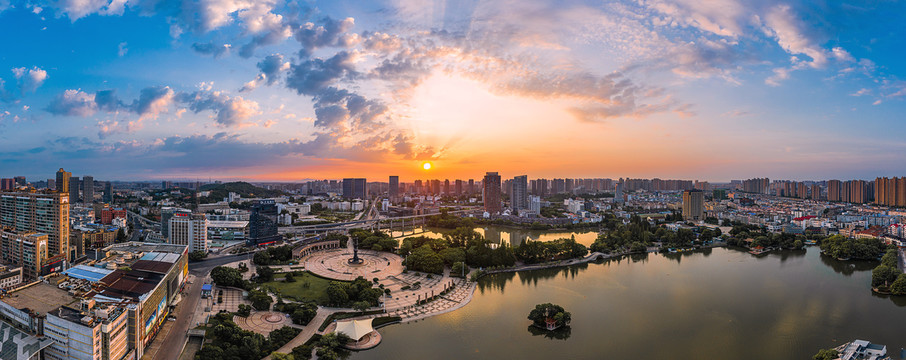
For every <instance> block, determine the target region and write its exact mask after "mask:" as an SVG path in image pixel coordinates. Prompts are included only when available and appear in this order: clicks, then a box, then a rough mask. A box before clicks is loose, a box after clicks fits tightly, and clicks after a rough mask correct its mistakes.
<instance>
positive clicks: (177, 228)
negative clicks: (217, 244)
mask: <svg viewBox="0 0 906 360" xmlns="http://www.w3.org/2000/svg"><path fill="white" fill-rule="evenodd" d="M167 225H168V227H169V228H170V230H169V232H168V233H169V238H168V241H167V242H168V243H170V244H177V245H186V246H188V247H189V251H190V252H195V251H201V252H208V218H206V217H205V216H204V214H186V213H176V214H173V216H172V217H171V218H170V220H169V222H168V223H167Z"/></svg>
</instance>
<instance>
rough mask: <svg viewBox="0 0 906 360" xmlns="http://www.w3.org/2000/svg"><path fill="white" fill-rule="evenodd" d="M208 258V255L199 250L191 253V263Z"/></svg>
mask: <svg viewBox="0 0 906 360" xmlns="http://www.w3.org/2000/svg"><path fill="white" fill-rule="evenodd" d="M206 257H208V253H206V252H204V251H201V250H198V251H193V252H190V253H189V261H200V260H202V259H204V258H206Z"/></svg>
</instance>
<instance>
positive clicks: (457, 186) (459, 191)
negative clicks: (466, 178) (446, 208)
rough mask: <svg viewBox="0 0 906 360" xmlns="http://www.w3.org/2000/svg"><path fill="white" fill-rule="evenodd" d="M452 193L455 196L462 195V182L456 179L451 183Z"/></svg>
mask: <svg viewBox="0 0 906 360" xmlns="http://www.w3.org/2000/svg"><path fill="white" fill-rule="evenodd" d="M453 193H454V194H456V196H459V195H462V180H459V179H456V182H455V183H453Z"/></svg>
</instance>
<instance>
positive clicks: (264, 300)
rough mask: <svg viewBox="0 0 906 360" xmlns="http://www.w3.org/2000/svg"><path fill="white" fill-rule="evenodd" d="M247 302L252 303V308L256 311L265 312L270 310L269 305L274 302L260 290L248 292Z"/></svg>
mask: <svg viewBox="0 0 906 360" xmlns="http://www.w3.org/2000/svg"><path fill="white" fill-rule="evenodd" d="M249 301H250V302H251V303H252V307H254V308H255V310H258V311H267V310H270V308H271V303H272V302H273V301H274V299H272V298H271V297H270V296H269V295H268V294H267V293H265V292H263V291H260V290H251V291H249Z"/></svg>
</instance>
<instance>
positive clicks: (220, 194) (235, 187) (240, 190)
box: [201, 181, 286, 201]
mask: <svg viewBox="0 0 906 360" xmlns="http://www.w3.org/2000/svg"><path fill="white" fill-rule="evenodd" d="M201 191H210V192H211V195H210V196H208V199H209V200H212V201H220V200H223V198H225V197H227V196H228V195H229V193H231V192H233V193H237V194H239V196H242V197H244V198H267V197H275V196H280V195H286V193H284V192H283V191H280V190H268V189H265V188H260V187H257V186H255V185H252V184H249V183H247V182H244V181H237V182H228V183H223V184H207V185H202V186H201Z"/></svg>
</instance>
